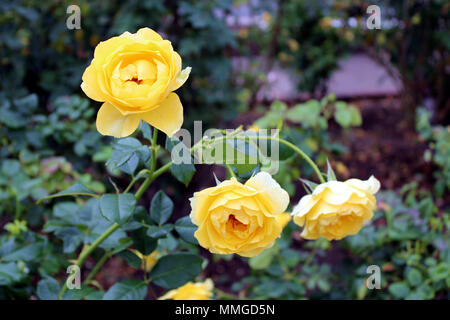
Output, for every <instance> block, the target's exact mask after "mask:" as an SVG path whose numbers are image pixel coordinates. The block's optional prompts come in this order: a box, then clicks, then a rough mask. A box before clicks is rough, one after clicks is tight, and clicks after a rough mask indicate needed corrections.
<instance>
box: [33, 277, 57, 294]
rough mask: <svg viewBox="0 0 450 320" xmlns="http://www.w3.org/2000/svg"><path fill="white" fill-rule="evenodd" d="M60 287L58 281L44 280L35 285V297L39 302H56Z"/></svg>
mask: <svg viewBox="0 0 450 320" xmlns="http://www.w3.org/2000/svg"><path fill="white" fill-rule="evenodd" d="M60 290H61V287H60V286H59V283H58V281H56V280H55V279H53V278H50V277H49V278H46V279H43V280H41V281H39V283H38V285H37V296H38V297H39V299H41V300H57V299H58V295H59V291H60Z"/></svg>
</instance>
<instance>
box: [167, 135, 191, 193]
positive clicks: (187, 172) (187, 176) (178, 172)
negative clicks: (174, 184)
mask: <svg viewBox="0 0 450 320" xmlns="http://www.w3.org/2000/svg"><path fill="white" fill-rule="evenodd" d="M175 147H177V150H176V151H178V154H179V155H180V157H181V158H182V159H184V157H186V156H187V157H188V159H189V162H188V163H184V162H182V163H172V165H171V166H170V172H171V173H172V175H173V176H174V177H175V179H177V180H178V181H180V182H181V183H184V185H185V186H186V187H187V186H188V185H189V182H191V180H192V177H193V176H194V174H195V166H194V164H193V163H194V161H193V159H192V157H191V152H190V150H189V148H188V147H186V145H184V144H183V143H182V142H181V141H180V140H179V139H178V138H176V137H172V138H169V137H167V139H166V146H165V148H166V150H167V151H169V152H172V150H173V148H175ZM183 156H184V157H183ZM186 162H187V161H186Z"/></svg>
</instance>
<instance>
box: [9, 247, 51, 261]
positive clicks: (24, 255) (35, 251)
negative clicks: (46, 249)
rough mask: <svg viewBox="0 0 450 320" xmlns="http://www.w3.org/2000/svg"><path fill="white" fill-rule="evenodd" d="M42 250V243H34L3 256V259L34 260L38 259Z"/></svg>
mask: <svg viewBox="0 0 450 320" xmlns="http://www.w3.org/2000/svg"><path fill="white" fill-rule="evenodd" d="M41 251H42V244H41V243H32V244H30V245H27V246H25V247H23V248H20V249H18V250H15V251H13V252H11V253H10V254H7V255H5V256H3V257H1V260H2V261H17V260H22V261H32V260H34V259H36V258H37V257H38V256H39V254H40V253H41Z"/></svg>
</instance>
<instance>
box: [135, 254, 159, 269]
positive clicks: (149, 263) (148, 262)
mask: <svg viewBox="0 0 450 320" xmlns="http://www.w3.org/2000/svg"><path fill="white" fill-rule="evenodd" d="M131 251H132V252H133V253H134V254H135V255H137V256H138V257H139V258H140V259H141V260H142V264H141V269H142V270H144V269H145V271H146V272H150V270H152V269H153V267H154V266H155V264H156V263H157V262H158V259H159V252H158V251H157V250H155V251H153V252H152V253H151V254H149V255H148V256H144V255H143V254H142V253H140V252H139V251H137V250H134V249H131Z"/></svg>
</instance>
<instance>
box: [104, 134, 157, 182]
mask: <svg viewBox="0 0 450 320" xmlns="http://www.w3.org/2000/svg"><path fill="white" fill-rule="evenodd" d="M112 146H113V152H112V156H111V158H110V159H109V160H108V162H107V163H106V165H107V166H108V167H110V168H111V169H116V168H117V169H119V170H121V171H123V172H125V173H127V174H133V173H134V171H135V170H136V168H137V167H138V166H139V163H146V162H147V161H148V159H149V158H150V156H151V152H150V149H149V148H148V146H145V145H142V144H141V142H140V141H139V140H138V139H135V138H130V137H128V138H123V139H119V140H117V141H116V142H115V143H113V145H112Z"/></svg>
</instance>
